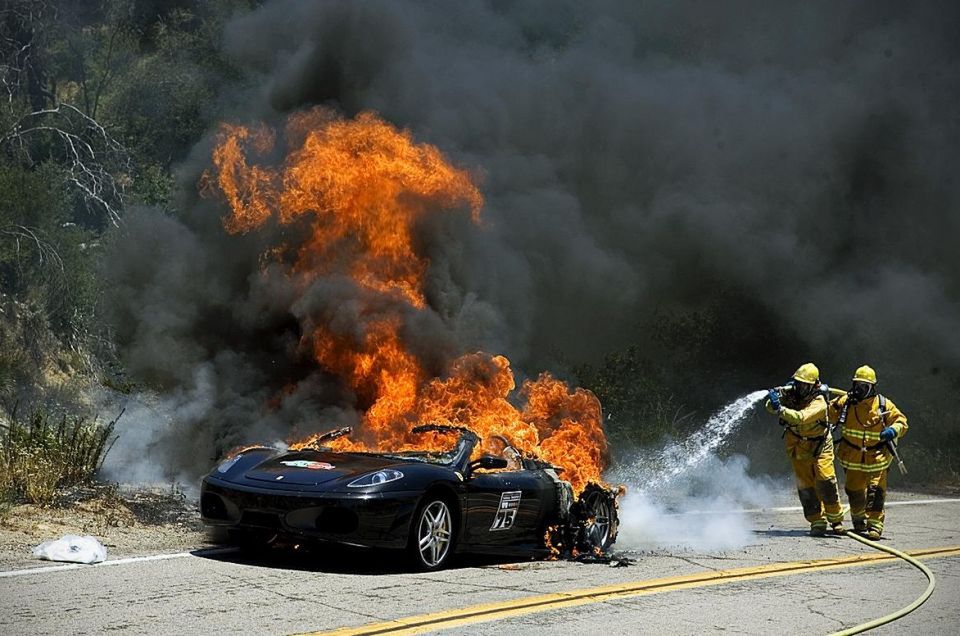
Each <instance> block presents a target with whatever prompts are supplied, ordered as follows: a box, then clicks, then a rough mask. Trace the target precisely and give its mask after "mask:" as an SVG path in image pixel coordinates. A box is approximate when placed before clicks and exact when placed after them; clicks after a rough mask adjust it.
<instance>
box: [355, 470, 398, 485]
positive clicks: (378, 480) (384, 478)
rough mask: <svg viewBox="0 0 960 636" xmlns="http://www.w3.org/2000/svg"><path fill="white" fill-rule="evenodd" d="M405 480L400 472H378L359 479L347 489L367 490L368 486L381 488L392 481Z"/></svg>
mask: <svg viewBox="0 0 960 636" xmlns="http://www.w3.org/2000/svg"><path fill="white" fill-rule="evenodd" d="M398 479H403V473H401V472H400V471H399V470H389V469H388V470H378V471H377V472H375V473H370V474H369V475H364V476H363V477H358V478H356V479H354V480H353V481H351V482H350V483H349V484H347V488H365V487H367V486H379V485H380V484H386V483H388V482H391V481H397V480H398Z"/></svg>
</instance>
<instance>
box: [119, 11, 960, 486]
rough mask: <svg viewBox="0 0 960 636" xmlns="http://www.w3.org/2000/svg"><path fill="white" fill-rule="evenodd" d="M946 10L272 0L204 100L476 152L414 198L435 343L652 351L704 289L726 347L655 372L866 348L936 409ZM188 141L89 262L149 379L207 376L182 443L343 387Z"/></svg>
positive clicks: (244, 26) (329, 412) (945, 270)
mask: <svg viewBox="0 0 960 636" xmlns="http://www.w3.org/2000/svg"><path fill="white" fill-rule="evenodd" d="M958 27H960V6H958V5H957V4H956V3H950V2H929V3H914V4H913V5H907V4H904V3H900V2H892V1H890V2H852V3H841V4H837V3H826V2H813V3H809V2H807V3H786V2H782V3H761V2H726V3H712V2H702V1H695V0H688V1H679V2H670V3H637V2H628V1H622V2H593V3H583V2H575V1H570V2H561V1H550V2H528V1H524V2H507V1H489V2H471V3H450V2H439V1H438V2H417V3H399V2H362V3H359V2H298V1H293V0H285V1H276V2H268V3H265V4H264V5H262V6H261V7H260V8H258V9H257V10H255V11H253V12H252V13H250V14H247V15H244V16H240V17H238V18H236V19H235V20H234V21H233V22H232V23H230V24H229V26H228V28H227V29H226V32H225V34H224V47H225V51H226V53H227V55H228V56H229V58H230V59H231V60H232V61H233V63H234V64H235V65H236V67H237V68H239V69H240V70H241V71H242V72H243V74H244V76H245V78H246V81H245V83H244V84H243V85H240V86H237V85H234V86H233V87H232V89H231V91H230V92H229V93H228V94H224V95H223V96H222V101H223V103H224V104H225V106H224V107H223V111H224V116H225V117H229V118H241V119H249V120H257V119H265V120H267V121H274V122H276V121H280V120H281V119H282V117H283V116H284V115H285V114H287V113H291V112H295V111H298V110H303V109H308V108H311V107H313V106H315V105H326V106H331V107H333V108H336V109H338V110H339V111H340V112H342V113H343V114H344V115H345V116H352V115H354V114H356V113H358V112H360V111H364V110H374V111H376V112H378V113H380V114H381V115H382V116H383V117H384V118H385V119H387V120H388V121H390V122H392V123H394V124H396V125H398V126H400V127H404V128H409V129H410V130H411V131H412V132H413V134H414V135H415V137H416V138H417V139H418V140H421V141H426V142H429V143H433V144H436V145H438V146H439V147H440V148H441V149H442V150H443V151H444V152H446V153H447V154H448V155H449V156H450V157H452V158H453V159H454V161H455V162H456V163H458V164H459V165H461V166H465V167H467V168H470V169H472V170H476V171H480V172H482V174H483V181H482V190H483V192H484V195H485V197H486V206H485V208H484V210H483V223H482V225H481V227H480V228H476V227H473V226H471V225H470V224H469V223H468V222H466V220H465V218H462V217H457V216H451V217H444V218H445V220H443V221H439V222H436V223H433V224H431V225H430V226H428V227H424V228H422V240H421V248H422V250H423V253H424V254H425V255H427V256H429V258H430V260H431V272H430V289H429V290H428V296H429V299H430V303H431V306H432V309H431V311H430V312H428V313H427V314H426V315H425V316H421V317H419V318H418V319H417V320H416V321H414V320H413V319H411V324H410V327H409V329H408V336H409V339H410V342H411V343H412V346H415V347H419V349H418V351H419V352H420V353H421V355H423V356H424V357H430V356H434V357H436V358H437V361H436V362H435V366H437V368H442V360H444V359H447V357H448V356H449V355H452V354H455V353H457V352H459V351H466V350H471V349H475V348H483V349H486V350H489V351H491V352H494V353H504V354H506V355H507V356H508V357H510V359H511V360H512V361H513V362H514V364H515V365H516V366H517V367H519V368H520V369H522V370H524V371H526V372H528V373H535V372H537V371H539V370H540V369H542V368H551V369H554V370H559V371H563V370H564V369H565V368H569V367H570V366H571V365H575V364H579V363H584V362H588V363H596V362H597V361H598V360H600V359H601V358H602V357H603V356H604V355H605V354H607V353H609V352H610V351H614V350H617V349H618V348H621V347H624V346H627V345H636V346H638V347H640V348H641V349H644V348H648V349H649V351H651V352H652V353H651V354H650V355H651V356H653V357H654V359H653V362H654V363H656V364H658V365H664V366H669V365H671V364H674V363H675V362H676V361H675V360H674V359H673V357H672V355H671V351H670V350H669V348H664V347H662V346H661V347H659V348H658V347H657V346H656V343H655V338H654V332H655V331H656V325H657V323H656V320H657V319H656V316H659V315H662V313H663V312H668V313H671V314H678V313H679V314H680V315H683V314H685V313H690V312H705V315H709V316H712V317H713V318H712V320H713V323H712V327H711V328H710V329H708V330H707V335H706V336H703V337H704V338H706V342H705V347H706V348H707V349H713V350H715V351H717V352H720V353H721V354H718V355H716V356H715V357H714V358H713V359H712V362H711V363H710V366H709V367H708V368H703V367H698V368H690V369H680V370H679V371H677V377H679V378H682V377H683V375H684V374H686V375H688V376H689V386H691V387H706V388H707V390H708V391H707V392H708V393H710V395H711V399H717V398H718V396H719V395H722V394H728V395H729V393H727V392H730V391H741V392H746V391H748V390H752V389H754V388H756V387H757V386H762V385H763V384H774V383H777V382H780V381H782V380H783V379H785V376H787V375H788V374H789V373H790V372H792V370H793V368H794V367H795V366H797V365H798V364H799V363H801V362H804V361H806V360H808V359H813V360H815V361H817V362H818V363H819V364H820V366H821V369H823V370H824V371H825V372H826V375H825V379H827V380H828V381H832V382H833V383H836V384H840V385H844V386H845V385H846V384H847V382H848V375H849V374H850V373H851V372H852V370H853V369H854V368H856V367H857V366H859V365H860V364H862V363H870V364H872V365H874V366H875V367H876V368H877V369H878V373H879V374H880V376H881V380H882V382H883V390H885V391H887V392H889V393H890V395H891V396H892V397H893V398H894V399H895V400H897V402H898V404H899V405H901V406H902V407H903V409H904V410H905V411H907V412H908V415H909V414H910V412H911V409H912V410H913V412H915V413H926V414H928V415H929V416H930V417H931V418H932V417H934V415H935V414H937V413H939V412H940V411H938V410H937V409H938V408H939V407H938V406H936V405H941V406H942V400H945V399H950V398H951V397H952V396H953V395H955V394H956V391H957V389H958V388H960V371H958V369H960V329H958V325H960V280H958V272H960V251H958V249H957V244H958V238H957V237H958V236H960V209H958V204H960V182H958V179H957V177H956V175H957V166H958V165H960V106H958V104H960V83H958V81H957V78H958V77H960V56H958V52H960V39H958V38H957V33H958V32H960V30H958ZM209 149H210V144H209V139H208V140H205V141H204V142H202V143H201V144H199V145H198V146H197V148H195V149H194V152H193V154H192V158H191V159H190V161H188V162H187V163H186V164H185V165H184V166H182V179H181V181H182V185H183V188H184V196H183V201H182V202H181V206H180V208H181V214H180V216H179V217H178V218H176V219H174V218H167V217H163V218H160V217H158V216H157V215H156V214H153V213H149V212H145V213H142V214H139V215H137V216H136V217H135V218H134V219H133V220H131V221H130V223H129V227H128V237H127V239H126V240H125V241H124V242H123V245H121V247H120V249H118V250H116V253H115V259H114V262H113V263H112V265H111V268H110V269H111V271H112V272H114V274H115V275H116V277H117V281H116V285H115V291H116V294H115V295H116V298H115V300H114V307H115V309H116V312H115V314H116V315H115V321H114V322H115V323H116V324H117V325H118V333H117V335H118V340H119V343H120V345H121V351H123V352H124V357H125V361H126V363H127V366H128V368H129V369H130V371H131V373H133V374H134V375H136V376H137V377H140V378H143V379H145V380H146V381H149V382H150V383H152V385H153V386H157V387H159V388H160V389H161V391H162V393H164V394H170V393H171V392H174V393H176V392H178V391H179V392H181V393H183V392H187V391H190V390H193V387H195V385H196V381H195V378H197V377H198V373H199V374H201V376H203V377H206V378H208V379H209V382H210V385H209V395H208V396H207V397H208V401H207V402H205V404H206V408H203V409H199V410H198V415H197V416H196V417H193V418H182V421H183V422H185V423H182V424H180V425H177V426H175V427H174V428H173V429H172V432H171V433H169V434H165V435H168V437H169V438H171V439H173V440H174V441H176V442H177V444H178V446H177V447H176V448H177V449H178V450H177V453H180V455H178V457H182V459H178V460H177V463H178V464H179V467H180V468H191V469H192V468H196V467H197V466H198V464H199V463H202V462H200V461H199V460H200V458H208V457H210V456H213V455H215V454H216V453H217V452H218V450H222V447H224V446H228V445H230V444H232V443H234V442H237V443H239V442H240V441H244V440H246V439H247V438H251V437H255V436H256V435H263V434H266V433H267V432H272V433H275V434H280V432H283V431H287V430H289V428H290V426H291V425H293V426H302V427H308V428H309V427H315V426H316V424H315V423H316V422H317V420H318V416H319V417H322V418H325V419H327V420H329V421H330V422H331V424H339V423H341V422H344V421H346V422H348V423H349V422H351V421H355V419H356V408H357V406H358V405H357V404H356V401H355V400H354V399H352V398H351V396H344V395H342V393H341V392H339V390H338V388H337V386H336V382H335V381H334V379H331V378H328V377H325V376H324V375H323V374H322V373H321V372H319V371H318V370H316V369H312V368H308V366H305V362H304V361H303V358H302V356H300V355H298V352H297V339H298V337H299V333H300V329H301V327H302V325H303V323H304V320H306V319H308V317H305V316H304V315H298V313H297V307H301V308H302V307H303V301H298V300H297V299H295V298H291V297H290V296H289V290H287V289H284V287H283V285H282V284H279V283H278V284H276V285H274V284H272V283H273V282H275V281H279V280H281V279H282V276H278V277H273V278H271V279H269V280H270V281H271V282H270V284H264V283H263V279H262V278H261V277H258V272H259V271H260V269H259V267H260V261H259V258H258V256H259V253H260V251H262V249H263V248H264V246H265V245H267V244H269V243H270V240H272V239H273V238H275V237H274V236H270V237H268V236H253V237H240V238H238V237H228V236H226V235H225V234H224V233H223V232H222V230H221V229H220V225H219V215H220V214H222V213H223V210H222V209H218V208H217V206H216V204H215V203H214V202H210V201H202V200H200V199H198V198H197V197H196V195H195V194H194V192H195V189H196V180H197V178H198V177H199V175H200V173H201V172H202V170H204V169H205V168H207V167H208V165H209ZM276 231H277V232H279V230H276ZM313 301H316V298H314V299H313ZM298 302H299V303H300V304H298ZM701 335H702V334H701ZM691 337H693V336H692V335H691ZM203 370H206V371H203ZM204 373H206V374H207V375H203V374H204ZM291 378H295V379H297V381H298V382H300V384H299V385H298V389H297V390H296V391H295V392H293V393H292V394H290V395H289V396H288V398H287V399H286V401H285V402H284V403H283V404H282V406H281V408H278V409H272V410H265V409H264V408H263V405H264V404H265V403H266V402H267V401H268V400H270V399H274V397H273V396H275V394H276V390H277V388H278V387H277V386H275V385H276V384H277V382H288V381H289V380H290V379H291ZM692 390H693V389H691V391H692ZM698 399H699V398H698V397H697V396H696V395H687V400H688V401H696V400H698ZM937 417H939V416H937ZM924 425H926V426H928V427H929V428H931V429H932V428H938V429H939V430H941V431H944V434H953V435H955V433H950V431H951V430H955V428H956V418H955V417H954V418H953V419H952V420H949V421H948V422H942V421H937V422H928V423H925V424H924ZM920 426H921V425H920V424H918V425H917V428H920ZM183 438H187V439H183ZM157 439H158V440H160V441H158V442H157V443H158V444H161V445H166V443H167V442H166V441H163V440H167V439H168V438H167V437H164V436H163V435H161V436H160V437H158V438H157ZM929 439H932V438H929ZM186 447H189V449H191V452H185V451H184V450H183V449H184V448H186Z"/></svg>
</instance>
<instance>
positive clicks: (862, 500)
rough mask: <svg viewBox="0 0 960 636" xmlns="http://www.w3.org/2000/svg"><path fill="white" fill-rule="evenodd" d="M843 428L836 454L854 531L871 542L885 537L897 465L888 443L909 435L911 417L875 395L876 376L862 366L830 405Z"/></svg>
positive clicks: (877, 394) (882, 397)
mask: <svg viewBox="0 0 960 636" xmlns="http://www.w3.org/2000/svg"><path fill="white" fill-rule="evenodd" d="M830 414H831V417H835V418H836V421H837V423H838V424H839V425H840V434H841V438H840V449H839V451H838V452H837V456H838V458H839V460H840V465H841V466H842V467H843V470H844V472H845V473H846V481H845V483H844V490H845V491H846V493H847V499H848V500H849V501H850V516H851V517H852V518H853V529H854V531H855V532H857V533H858V534H861V535H863V536H865V537H867V538H868V539H879V538H880V536H881V535H882V534H883V518H884V512H883V504H884V501H885V500H886V496H887V470H888V469H889V468H890V464H891V463H892V462H893V453H892V452H891V451H890V449H889V448H888V442H894V441H895V440H898V439H900V438H901V437H903V435H904V434H905V433H906V432H907V418H906V417H905V416H904V414H903V413H901V412H900V409H898V408H897V405H896V404H894V403H893V401H892V400H888V399H887V398H886V397H884V396H882V395H880V394H879V393H877V374H876V372H875V371H874V370H873V369H871V368H870V367H868V366H862V367H860V368H859V369H857V370H856V372H855V373H854V374H853V385H852V386H851V388H850V391H849V392H848V393H847V394H846V395H844V396H841V397H838V398H837V399H835V400H833V401H832V402H831V403H830Z"/></svg>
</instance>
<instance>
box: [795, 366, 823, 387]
mask: <svg viewBox="0 0 960 636" xmlns="http://www.w3.org/2000/svg"><path fill="white" fill-rule="evenodd" d="M793 379H794V380H796V381H797V382H806V383H807V384H820V369H818V368H817V365H815V364H814V363H812V362H808V363H806V364H802V365H800V368H799V369H797V372H796V373H794V374H793Z"/></svg>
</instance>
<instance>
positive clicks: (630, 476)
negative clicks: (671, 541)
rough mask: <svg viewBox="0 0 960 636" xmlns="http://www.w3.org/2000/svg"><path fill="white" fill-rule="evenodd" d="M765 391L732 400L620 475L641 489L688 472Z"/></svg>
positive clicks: (709, 453) (711, 451)
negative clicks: (700, 425) (693, 427)
mask: <svg viewBox="0 0 960 636" xmlns="http://www.w3.org/2000/svg"><path fill="white" fill-rule="evenodd" d="M766 394H767V392H766V391H754V392H753V393H748V394H747V395H744V396H742V397H739V398H737V399H736V400H734V401H733V402H730V403H729V404H727V405H726V406H724V407H723V408H722V409H720V410H719V411H717V412H716V413H714V414H713V415H711V416H710V418H709V419H707V421H706V422H705V423H704V425H703V426H702V427H701V428H700V429H699V430H697V431H696V432H694V433H692V434H690V435H689V436H688V437H687V438H686V439H683V440H680V441H675V442H671V443H670V444H668V445H667V446H666V447H665V448H663V449H661V450H658V451H655V452H653V453H652V454H650V455H649V456H640V457H638V458H637V461H633V462H630V463H631V464H632V465H631V466H629V467H627V468H626V469H621V470H618V471H616V473H618V475H617V476H618V477H620V478H621V479H622V480H623V481H626V482H627V483H630V484H633V485H634V487H635V488H639V489H640V490H659V489H661V488H663V487H664V486H665V485H667V484H669V483H670V482H671V481H673V480H674V479H675V478H676V477H678V476H680V475H682V474H684V473H687V472H689V471H690V470H691V469H693V468H696V467H697V466H698V465H699V464H701V463H703V462H704V461H706V460H707V459H709V458H711V457H713V456H714V453H715V452H716V451H717V449H719V448H720V447H721V446H722V445H723V443H724V442H725V441H726V440H727V438H728V437H730V434H731V433H733V432H734V431H736V430H737V428H739V426H740V424H741V423H742V422H743V420H744V419H745V418H746V416H747V414H748V413H749V412H750V410H751V409H752V408H753V407H754V406H755V405H756V404H758V403H759V402H760V401H761V400H762V399H763V398H764V396H766Z"/></svg>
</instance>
